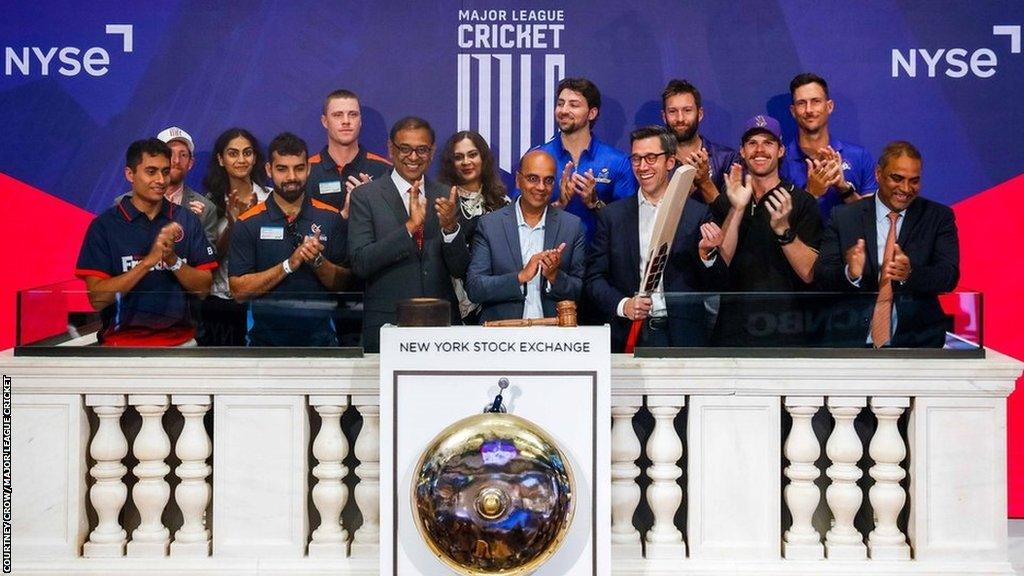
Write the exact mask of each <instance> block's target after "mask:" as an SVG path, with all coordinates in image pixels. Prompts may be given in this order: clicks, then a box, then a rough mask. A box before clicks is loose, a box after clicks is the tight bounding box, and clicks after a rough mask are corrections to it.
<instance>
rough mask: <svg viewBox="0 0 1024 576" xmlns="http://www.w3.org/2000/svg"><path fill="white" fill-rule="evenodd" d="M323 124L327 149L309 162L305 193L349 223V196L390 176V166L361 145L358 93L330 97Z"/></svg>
mask: <svg viewBox="0 0 1024 576" xmlns="http://www.w3.org/2000/svg"><path fill="white" fill-rule="evenodd" d="M320 123H321V124H323V126H324V130H326V131H327V145H326V146H324V148H323V150H321V151H320V153H319V154H316V155H314V156H313V157H311V158H310V159H309V179H308V180H307V182H306V193H307V194H309V196H310V197H311V198H316V199H317V200H320V201H322V202H325V203H327V204H330V205H331V206H334V207H335V208H337V209H338V210H341V217H342V218H343V219H348V202H347V200H348V195H349V192H351V191H352V189H353V188H355V187H356V186H359V185H360V184H365V183H366V182H369V181H371V180H373V179H374V178H380V177H381V176H384V175H385V174H387V173H388V172H390V171H391V162H388V160H387V158H384V157H383V156H379V155H377V154H374V153H373V152H368V151H367V150H366V148H363V147H362V146H360V145H359V132H360V130H361V129H362V127H363V119H362V110H361V109H360V107H359V97H358V96H356V94H355V92H352V91H351V90H345V89H339V90H335V91H334V92H331V93H330V94H328V95H327V98H325V99H324V111H323V114H322V115H321V116H320Z"/></svg>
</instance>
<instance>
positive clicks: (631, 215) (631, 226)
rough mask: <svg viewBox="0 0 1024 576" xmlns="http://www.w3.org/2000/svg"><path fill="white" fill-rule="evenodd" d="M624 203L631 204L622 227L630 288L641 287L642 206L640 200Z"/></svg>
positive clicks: (629, 200)
mask: <svg viewBox="0 0 1024 576" xmlns="http://www.w3.org/2000/svg"><path fill="white" fill-rule="evenodd" d="M624 202H629V205H628V208H629V210H627V212H626V221H625V222H624V225H623V227H622V231H623V233H624V234H625V238H623V239H622V243H623V245H624V246H625V247H626V258H627V260H626V262H627V263H628V264H629V275H630V276H629V277H630V281H629V284H628V285H629V286H636V287H637V288H639V287H640V258H641V256H640V205H639V204H638V202H639V200H638V199H635V198H634V199H628V200H624ZM608 249H609V251H610V250H612V246H609V247H608Z"/></svg>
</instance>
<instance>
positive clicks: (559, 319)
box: [484, 300, 577, 328]
mask: <svg viewBox="0 0 1024 576" xmlns="http://www.w3.org/2000/svg"><path fill="white" fill-rule="evenodd" d="M555 310H557V311H558V316H556V317H554V318H515V319H512V320H488V321H486V322H484V326H505V327H509V326H561V327H563V328H566V327H568V328H575V327H576V326H577V324H576V302H574V301H572V300H562V301H561V302H559V303H558V304H556V305H555Z"/></svg>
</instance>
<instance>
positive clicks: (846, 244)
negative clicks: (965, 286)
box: [814, 141, 960, 348]
mask: <svg viewBox="0 0 1024 576" xmlns="http://www.w3.org/2000/svg"><path fill="white" fill-rule="evenodd" d="M876 177H877V179H878V183H879V189H878V193H877V194H876V195H875V197H874V198H865V199H863V200H861V201H860V202H857V203H854V204H852V205H850V206H844V207H842V208H840V209H838V210H836V212H835V215H834V216H833V218H832V222H831V223H830V224H829V227H828V229H827V230H826V232H825V237H824V239H823V240H822V242H821V253H820V255H819V257H818V261H817V262H816V263H815V268H814V270H815V272H814V278H815V282H816V283H817V285H818V286H819V287H820V288H822V289H824V290H837V291H843V292H851V293H855V294H851V295H850V296H849V297H848V299H846V300H845V301H844V302H842V303H841V304H840V305H837V306H836V309H835V310H833V311H832V314H831V318H830V321H829V323H828V327H829V330H828V332H829V333H828V335H827V341H828V342H829V344H830V345H832V346H837V347H839V346H864V345H875V346H876V347H879V346H884V345H888V346H893V347H902V348H916V347H935V348H938V347H942V346H943V344H944V343H945V341H946V330H947V328H948V324H949V322H948V320H947V318H946V315H945V314H944V313H943V311H942V308H941V306H940V305H939V300H938V295H939V294H941V293H944V292H950V291H952V290H953V289H954V288H956V284H957V281H958V280H959V278H960V246H959V241H958V235H957V228H956V220H955V218H954V215H953V211H952V210H951V209H950V208H948V207H947V206H943V205H942V204H939V203H937V202H934V201H931V200H928V199H927V198H923V197H921V196H920V195H919V194H920V190H921V153H920V152H919V151H918V150H917V148H915V147H914V146H913V145H912V144H910V143H909V142H902V141H896V142H892V143H890V144H889V145H888V146H886V147H885V149H884V150H883V151H882V155H881V157H880V158H879V160H878V166H877V168H876ZM893 222H895V224H893ZM894 225H895V228H896V229H895V233H893V235H892V236H893V253H892V256H891V257H890V258H888V259H887V258H886V257H885V252H886V250H885V248H886V244H887V242H888V238H889V234H890V229H891V228H892V226H894ZM886 283H888V284H889V285H890V286H891V287H892V292H891V309H890V310H889V315H890V330H889V333H888V335H886V334H885V331H884V328H883V329H882V333H881V339H880V340H879V341H878V342H875V340H874V337H873V336H872V335H871V320H872V316H873V315H874V313H875V310H876V309H877V308H878V306H879V305H884V303H882V304H879V303H876V299H877V296H876V294H877V293H878V292H879V291H880V290H881V288H882V286H884V285H885V284H886Z"/></svg>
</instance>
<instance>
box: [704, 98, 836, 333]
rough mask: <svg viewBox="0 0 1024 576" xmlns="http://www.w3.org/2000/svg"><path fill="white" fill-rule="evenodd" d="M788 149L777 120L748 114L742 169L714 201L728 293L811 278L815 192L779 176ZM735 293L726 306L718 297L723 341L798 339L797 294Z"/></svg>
mask: <svg viewBox="0 0 1024 576" xmlns="http://www.w3.org/2000/svg"><path fill="white" fill-rule="evenodd" d="M785 153H786V149H785V148H784V147H783V145H782V129H781V128H780V126H779V122H778V120H776V119H775V118H772V117H771V116H763V115H758V116H754V117H753V118H751V119H750V120H748V121H747V123H746V125H745V126H744V131H743V137H742V139H741V148H740V156H741V157H742V158H743V161H744V164H745V165H746V166H745V169H744V167H743V166H740V165H739V164H733V165H732V168H731V169H730V171H729V174H728V175H727V176H726V178H725V187H726V193H725V194H720V195H719V196H718V198H716V199H715V201H714V202H713V203H712V204H711V211H712V213H713V214H714V216H715V219H716V220H717V221H718V222H722V229H723V231H724V239H723V241H722V246H721V249H720V254H721V257H722V258H724V259H725V262H726V263H727V264H728V265H729V291H731V292H786V293H792V292H796V291H799V290H803V289H805V288H806V287H807V285H808V284H810V283H811V281H812V280H814V263H815V261H816V260H817V258H818V244H819V242H820V241H821V217H820V216H819V215H818V205H817V202H816V201H815V199H814V197H813V196H811V195H810V194H808V193H807V192H806V191H805V190H802V189H800V188H797V187H796V186H793V184H791V183H789V182H786V181H783V180H782V179H780V178H779V162H780V160H781V159H782V157H783V156H784V155H785ZM759 298H760V297H759ZM740 300H741V301H739V302H737V303H734V304H735V305H732V306H727V305H726V302H725V298H723V302H722V312H721V315H720V317H719V326H718V328H719V332H718V333H719V335H720V336H722V338H721V340H722V341H721V343H723V344H730V345H744V346H748V345H755V346H780V345H787V344H799V343H802V342H801V340H802V338H803V329H802V327H801V325H800V322H799V321H798V320H797V319H796V318H795V317H791V315H792V314H793V313H796V312H798V310H799V308H798V306H796V304H797V303H796V300H795V298H794V297H792V296H772V297H769V298H768V299H767V301H764V300H759V301H757V302H755V301H754V300H755V298H752V297H750V296H747V295H745V296H744V297H742V298H741V299H740ZM727 309H728V311H729V313H727Z"/></svg>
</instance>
